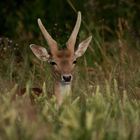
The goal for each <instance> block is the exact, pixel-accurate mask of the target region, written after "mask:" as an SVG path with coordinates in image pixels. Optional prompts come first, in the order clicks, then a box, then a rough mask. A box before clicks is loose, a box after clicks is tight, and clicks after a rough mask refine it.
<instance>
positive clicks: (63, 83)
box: [61, 81, 71, 85]
mask: <svg viewBox="0 0 140 140" xmlns="http://www.w3.org/2000/svg"><path fill="white" fill-rule="evenodd" d="M61 84H62V85H70V84H71V81H70V82H65V81H61Z"/></svg>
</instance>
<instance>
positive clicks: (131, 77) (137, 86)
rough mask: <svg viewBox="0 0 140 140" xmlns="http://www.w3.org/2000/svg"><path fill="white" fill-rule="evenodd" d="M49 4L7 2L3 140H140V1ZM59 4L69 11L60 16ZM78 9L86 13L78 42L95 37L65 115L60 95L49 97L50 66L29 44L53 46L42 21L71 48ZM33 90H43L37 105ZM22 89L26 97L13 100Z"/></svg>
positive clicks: (0, 81)
mask: <svg viewBox="0 0 140 140" xmlns="http://www.w3.org/2000/svg"><path fill="white" fill-rule="evenodd" d="M47 2H48V3H47ZM47 2H46V1H45V0H42V1H41V2H40V1H39V0H35V1H30V2H27V1H21V3H22V4H20V3H18V1H16V0H14V1H13V2H11V3H10V4H9V5H8V4H7V3H9V1H8V2H7V1H5V3H6V4H7V6H5V4H4V3H3V2H0V8H1V13H0V15H1V20H0V27H3V28H1V29H0V30H1V32H0V139H2V140H7V139H8V140H11V139H12V140H17V139H20V140H22V139H23V140H46V139H49V140H63V139H70V140H90V139H93V140H139V139H140V39H139V37H140V36H139V35H140V29H139V25H140V23H139V22H140V21H139V10H140V9H139V2H135V1H133V0H128V1H127V2H126V1H123V0H117V1H115V0H114V1H113V0H108V1H107V2H104V1H102V0H101V1H100V2H99V1H97V0H88V1H85V0H82V2H81V1H77V2H75V1H74V0H71V1H70V0H67V1H64V0H62V1H58V0H56V1H55V0H48V1H47ZM46 3H47V4H46ZM31 5H32V7H31ZM46 5H47V6H46ZM56 5H59V6H58V9H61V10H58V11H56V10H54V9H56ZM17 7H18V8H17ZM46 7H47V8H46ZM60 7H61V8H60ZM53 8H54V9H53ZM65 8H66V9H67V8H68V10H67V11H65ZM11 9H12V12H10V13H9V14H8V12H9V11H11ZM33 9H36V10H34V11H33ZM75 9H76V10H81V11H82V15H83V17H82V18H83V22H82V27H81V30H80V32H79V36H78V40H77V43H78V42H80V40H82V39H84V38H86V37H87V36H89V34H92V35H93V41H92V43H91V45H90V47H89V48H88V50H87V52H86V54H85V55H84V56H83V57H82V58H80V59H79V60H78V63H77V67H76V71H75V79H74V81H73V92H72V95H71V97H69V98H68V99H65V101H64V104H63V105H62V106H61V108H60V109H58V108H57V107H56V99H55V97H52V98H50V97H49V95H48V94H50V91H52V83H53V80H52V77H51V70H50V66H49V64H47V65H46V64H45V63H42V62H40V61H39V60H37V59H36V58H35V57H34V55H33V54H32V52H31V50H30V49H29V44H31V43H37V44H40V45H43V46H47V43H46V42H45V41H44V38H43V37H42V35H41V33H40V31H39V29H38V26H37V23H36V19H37V18H38V17H40V18H41V19H42V21H43V23H45V21H46V22H47V23H46V24H45V26H46V28H47V29H48V31H49V32H50V33H51V34H52V36H53V37H54V39H56V40H57V41H58V43H59V44H61V45H62V46H61V45H60V47H63V46H64V43H65V42H66V40H67V39H68V36H69V34H70V33H71V30H72V28H73V24H74V22H75V18H76V16H77V15H76V13H75ZM115 9H116V10H115ZM64 11H65V12H64ZM29 13H30V14H29ZM6 15H8V16H6ZM25 15H26V16H25ZM32 87H40V88H42V89H43V94H42V96H40V97H36V96H35V104H31V102H30V98H29V97H30V95H31V94H33V93H32V91H30V88H32ZM20 88H26V93H25V94H24V95H23V96H18V95H17V96H16V98H14V99H13V97H14V96H15V95H16V94H17V92H19V89H20Z"/></svg>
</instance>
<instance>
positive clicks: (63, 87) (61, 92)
mask: <svg viewBox="0 0 140 140" xmlns="http://www.w3.org/2000/svg"><path fill="white" fill-rule="evenodd" d="M54 93H55V96H56V98H57V102H58V104H59V105H61V104H62V101H63V99H64V97H65V96H68V95H69V94H70V93H71V84H64V83H61V82H56V83H55V86H54Z"/></svg>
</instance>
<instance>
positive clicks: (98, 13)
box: [0, 0, 140, 40]
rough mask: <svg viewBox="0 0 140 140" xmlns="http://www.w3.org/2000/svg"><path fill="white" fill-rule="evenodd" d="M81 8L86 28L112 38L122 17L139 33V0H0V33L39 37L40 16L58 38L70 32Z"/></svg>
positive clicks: (134, 34) (129, 26) (19, 36)
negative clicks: (38, 21) (38, 19)
mask: <svg viewBox="0 0 140 140" xmlns="http://www.w3.org/2000/svg"><path fill="white" fill-rule="evenodd" d="M79 10H80V11H82V16H83V17H82V19H83V30H85V31H87V32H91V33H94V30H95V29H96V30H98V31H99V32H100V31H101V30H102V31H101V32H100V33H103V34H104V36H105V39H107V40H110V39H112V37H113V38H115V37H116V36H115V35H116V33H115V31H116V29H117V28H118V20H119V19H123V20H124V21H126V22H127V25H128V29H129V30H127V31H128V32H129V36H133V37H138V38H139V36H140V14H139V13H140V2H139V1H136V0H127V1H125V0H106V1H104V0H100V1H99V0H30V1H27V0H20V1H19V0H4V1H0V37H10V38H15V39H21V38H22V40H27V39H29V40H30V39H33V38H35V37H38V36H39V34H40V31H39V29H38V26H37V18H38V17H40V18H41V19H42V21H43V23H44V24H45V26H46V28H47V29H48V31H49V32H50V33H51V34H52V36H53V37H54V38H56V40H57V39H58V38H61V39H63V37H65V36H68V35H69V33H70V32H71V30H72V28H73V26H74V24H75V20H76V16H77V14H76V12H77V11H79ZM84 23H85V24H84ZM128 32H127V35H128ZM60 36H61V37H60Z"/></svg>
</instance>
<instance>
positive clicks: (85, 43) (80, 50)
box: [75, 36, 92, 58]
mask: <svg viewBox="0 0 140 140" xmlns="http://www.w3.org/2000/svg"><path fill="white" fill-rule="evenodd" d="M91 39H92V36H90V37H88V38H87V39H85V40H84V41H82V42H81V43H80V44H79V46H78V49H77V50H76V52H75V57H76V58H78V57H81V56H82V55H83V54H84V53H85V51H86V50H87V47H88V46H89V43H90V42H91Z"/></svg>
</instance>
